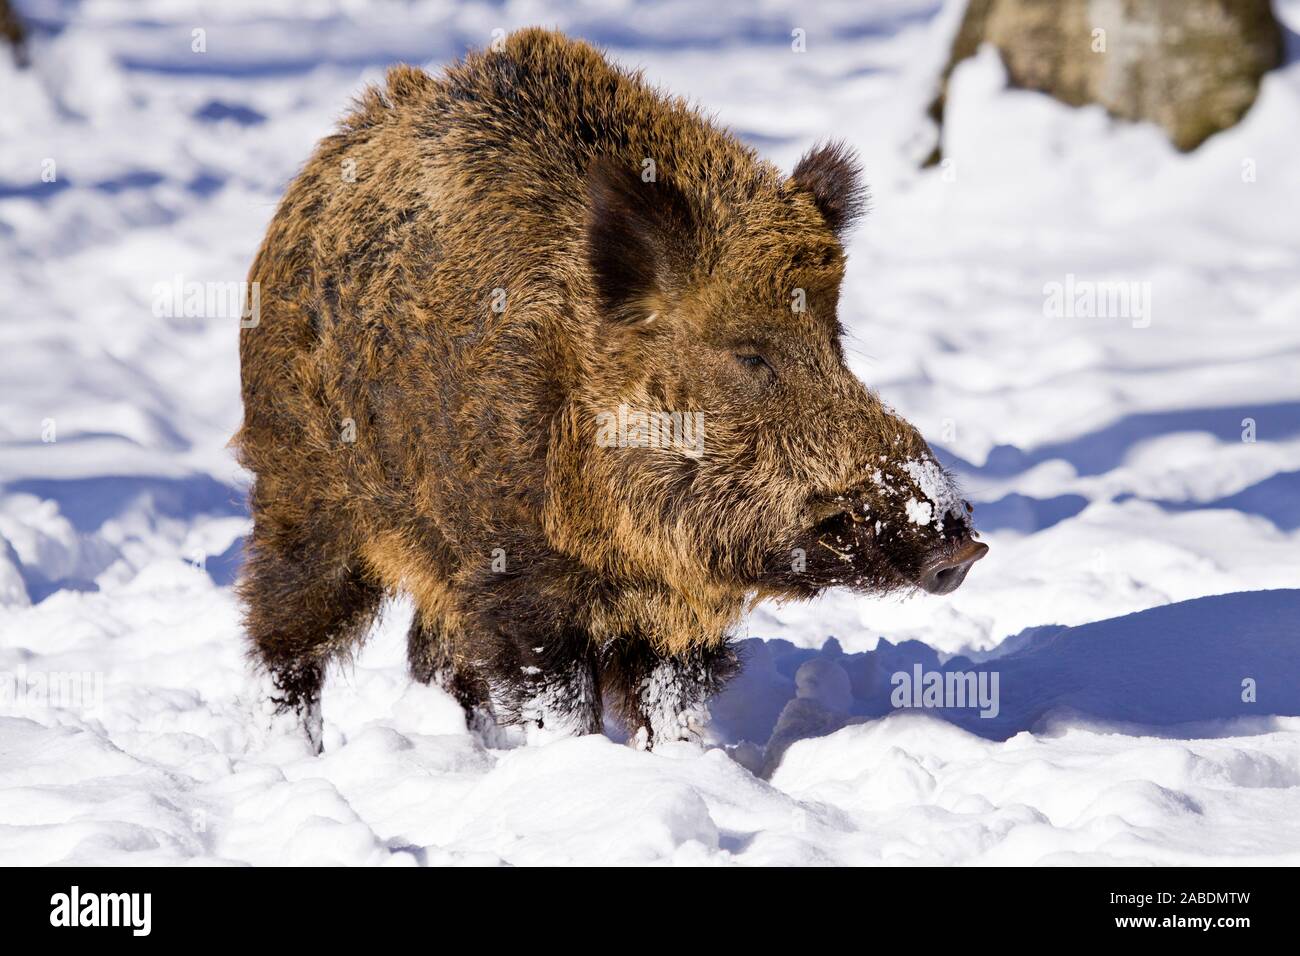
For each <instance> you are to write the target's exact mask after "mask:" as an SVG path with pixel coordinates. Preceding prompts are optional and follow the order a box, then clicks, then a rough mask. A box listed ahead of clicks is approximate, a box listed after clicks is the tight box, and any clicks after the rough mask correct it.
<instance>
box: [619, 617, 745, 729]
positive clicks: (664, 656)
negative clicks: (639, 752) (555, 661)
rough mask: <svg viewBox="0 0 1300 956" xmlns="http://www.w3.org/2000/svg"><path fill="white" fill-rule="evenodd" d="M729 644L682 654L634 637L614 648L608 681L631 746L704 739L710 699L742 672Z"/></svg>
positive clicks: (722, 643)
mask: <svg viewBox="0 0 1300 956" xmlns="http://www.w3.org/2000/svg"><path fill="white" fill-rule="evenodd" d="M739 667H740V662H739V659H738V657H737V656H736V650H735V648H734V647H732V646H731V644H729V643H728V642H726V641H719V642H717V643H715V644H709V645H700V646H695V647H691V648H690V649H688V650H686V651H682V652H679V653H676V654H669V653H664V652H660V651H658V650H656V649H655V648H654V647H653V646H652V645H651V644H650V642H649V641H646V640H644V639H642V638H638V637H633V638H626V639H623V640H620V641H616V642H614V643H613V644H611V645H610V647H609V649H608V651H607V652H606V655H605V659H604V661H603V669H602V680H603V684H604V688H605V692H606V694H607V696H608V699H609V701H610V703H611V705H612V706H614V707H615V708H617V712H618V715H619V717H620V718H621V719H622V721H623V724H624V726H625V727H626V729H627V731H628V733H630V734H631V735H632V738H631V743H632V744H633V745H635V746H636V747H638V748H651V747H654V746H655V745H656V744H660V743H663V742H665V741H670V740H699V739H700V738H701V737H702V732H703V729H704V726H705V725H706V724H707V723H708V720H709V711H708V708H707V706H706V704H707V702H708V699H709V698H710V697H711V696H713V694H715V693H717V692H718V691H719V690H721V689H722V686H723V685H724V684H725V683H726V682H727V681H728V680H729V679H730V678H731V677H732V675H734V674H735V672H736V671H737V670H738V669H739Z"/></svg>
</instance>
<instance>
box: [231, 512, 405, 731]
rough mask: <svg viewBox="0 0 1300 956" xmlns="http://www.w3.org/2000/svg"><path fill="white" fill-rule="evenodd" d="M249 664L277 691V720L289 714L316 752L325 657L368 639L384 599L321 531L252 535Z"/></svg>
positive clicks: (246, 594)
mask: <svg viewBox="0 0 1300 956" xmlns="http://www.w3.org/2000/svg"><path fill="white" fill-rule="evenodd" d="M239 591H240V595H241V596H242V597H243V599H244V605H245V608H246V611H245V617H244V624H245V628H246V630H247V632H248V636H249V639H250V641H251V643H252V648H251V651H252V655H253V657H254V658H255V659H256V660H257V661H258V662H259V663H260V664H261V665H262V666H264V667H265V668H266V671H267V673H268V674H269V675H270V677H271V681H272V683H273V684H274V687H275V692H274V694H273V695H272V697H271V700H272V702H273V703H274V704H275V705H276V711H277V713H293V714H296V715H297V716H298V718H299V719H300V720H301V721H302V723H303V727H304V729H305V730H306V733H307V736H308V739H309V740H310V741H311V743H312V745H313V746H314V747H315V749H316V750H317V752H319V750H320V732H321V716H320V689H321V682H322V680H323V679H324V669H325V665H326V664H327V663H328V662H329V660H330V658H332V657H334V656H336V655H337V654H340V653H345V652H347V651H348V650H350V649H351V648H352V647H353V646H355V644H356V643H357V642H358V641H359V640H360V639H361V638H362V637H364V635H365V632H366V629H367V628H368V627H369V626H370V623H371V621H373V620H374V616H375V612H376V611H377V610H378V608H379V604H380V601H381V600H382V598H383V591H382V589H381V588H380V587H379V586H378V585H376V584H375V583H373V582H372V581H370V580H368V579H367V578H366V577H365V576H364V575H363V573H362V571H361V564H360V562H359V561H355V560H351V559H350V558H349V557H344V556H341V555H340V554H339V553H338V550H337V546H336V545H335V542H334V541H333V540H332V539H331V537H330V536H329V535H328V533H327V532H326V531H325V530H324V529H323V528H314V529H311V531H310V532H308V533H305V534H296V535H295V534H292V533H286V531H285V529H284V528H283V527H281V528H278V529H277V532H276V533H275V534H274V535H271V534H267V533H265V532H264V531H263V526H261V525H259V524H256V523H255V525H254V528H253V535H252V541H251V544H250V546H249V548H248V552H247V560H246V563H245V565H244V570H243V575H242V578H241V580H240V584H239Z"/></svg>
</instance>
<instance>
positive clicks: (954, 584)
mask: <svg viewBox="0 0 1300 956" xmlns="http://www.w3.org/2000/svg"><path fill="white" fill-rule="evenodd" d="M988 551H989V546H988V545H987V544H984V543H983V542H980V541H975V540H974V539H972V538H966V539H964V540H963V541H962V542H961V544H960V545H959V546H958V547H957V548H956V550H952V549H950V548H947V547H945V548H943V549H941V551H940V552H939V553H938V554H936V555H935V556H934V557H933V558H931V559H930V560H929V561H927V562H926V563H925V565H924V566H922V568H921V574H920V576H919V577H918V579H917V584H919V585H921V587H922V588H923V589H924V590H926V591H929V592H930V593H931V594H948V593H949V592H951V591H955V590H957V588H959V587H961V583H962V581H964V580H966V572H967V571H969V570H970V566H971V565H972V564H974V563H975V562H976V561H978V560H979V559H980V558H982V557H984V555H986V554H988Z"/></svg>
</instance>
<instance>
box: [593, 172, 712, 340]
mask: <svg viewBox="0 0 1300 956" xmlns="http://www.w3.org/2000/svg"><path fill="white" fill-rule="evenodd" d="M587 189H588V200H589V205H588V208H587V262H588V264H589V265H590V266H591V273H592V277H593V279H594V281H595V286H596V294H597V296H598V297H599V299H600V305H601V308H602V310H603V312H604V315H605V316H606V317H607V318H609V319H612V320H614V321H620V322H641V321H643V320H644V319H645V318H646V317H647V316H649V315H651V314H652V313H654V312H656V311H657V310H658V309H659V308H660V307H661V306H662V305H663V304H664V300H665V299H667V298H668V297H670V296H671V295H672V294H673V293H674V292H675V291H678V290H679V289H680V287H681V286H682V284H683V283H684V277H685V274H686V272H687V270H688V269H689V268H690V263H691V261H692V256H691V254H690V251H689V244H690V242H691V238H692V237H693V236H694V234H695V228H694V226H695V222H694V216H693V214H692V212H691V207H690V203H689V202H688V201H687V199H686V197H685V196H684V195H683V194H682V192H681V191H680V190H679V189H678V188H677V187H676V186H674V185H673V184H672V183H670V182H667V181H666V180H665V179H664V178H663V176H662V174H660V175H658V176H656V177H655V179H652V180H651V181H649V182H647V181H645V180H644V179H643V178H642V175H641V170H640V168H637V167H631V166H627V165H625V164H623V163H619V162H617V161H615V160H614V159H611V158H610V157H605V156H602V157H598V158H597V159H595V160H593V161H592V163H591V165H590V167H588V170H587Z"/></svg>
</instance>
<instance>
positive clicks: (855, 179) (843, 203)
mask: <svg viewBox="0 0 1300 956" xmlns="http://www.w3.org/2000/svg"><path fill="white" fill-rule="evenodd" d="M790 182H791V184H792V185H793V186H794V187H795V188H796V189H801V190H803V191H804V192H807V193H811V194H812V198H813V202H815V203H816V204H817V208H818V209H820V210H821V213H822V216H824V217H825V219H826V224H827V225H828V226H830V227H831V231H832V232H834V233H835V234H836V235H837V236H842V235H843V234H844V231H845V230H846V229H848V228H849V226H851V225H853V223H854V222H856V221H857V220H858V218H859V217H860V216H861V215H862V214H863V213H864V212H866V211H867V187H866V186H865V185H864V184H863V182H862V164H861V163H860V162H859V161H858V156H857V154H856V153H855V152H853V150H851V149H849V147H847V146H845V145H844V144H843V143H840V142H832V143H822V144H821V145H820V146H814V147H813V148H812V149H810V150H808V152H806V153H804V157H803V159H801V160H799V165H797V166H795V168H794V172H793V173H792V174H791V175H790Z"/></svg>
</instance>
